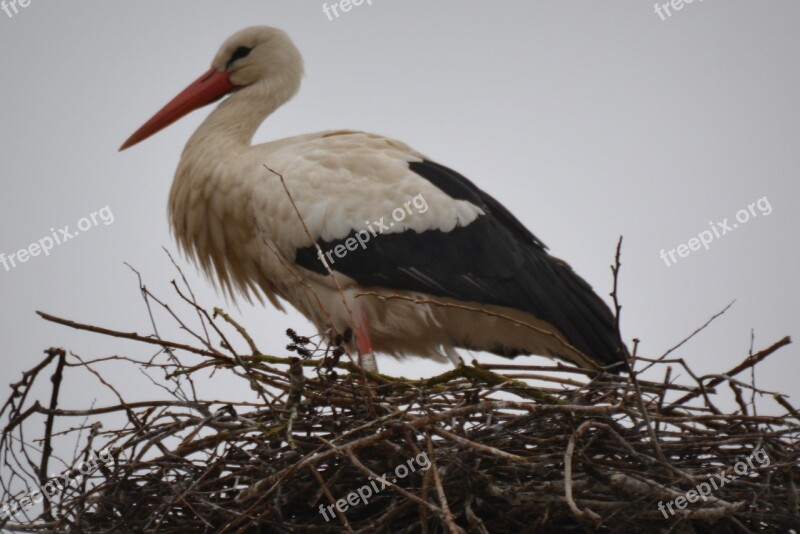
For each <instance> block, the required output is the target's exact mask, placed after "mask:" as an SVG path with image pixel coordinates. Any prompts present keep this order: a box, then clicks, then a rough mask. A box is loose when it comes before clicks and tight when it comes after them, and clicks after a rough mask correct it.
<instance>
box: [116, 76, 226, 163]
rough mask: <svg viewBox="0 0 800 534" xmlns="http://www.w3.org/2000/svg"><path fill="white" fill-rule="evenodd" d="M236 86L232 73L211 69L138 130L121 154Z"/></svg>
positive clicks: (122, 147)
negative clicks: (231, 78)
mask: <svg viewBox="0 0 800 534" xmlns="http://www.w3.org/2000/svg"><path fill="white" fill-rule="evenodd" d="M235 87H236V86H235V85H233V84H232V83H231V81H230V73H229V72H225V71H218V70H216V69H211V70H209V71H208V72H206V73H205V74H203V75H202V76H200V78H198V79H197V80H196V81H195V82H194V83H192V84H191V85H190V86H189V87H187V88H186V89H184V90H183V91H181V93H180V94H179V95H178V96H176V97H175V98H173V99H172V101H171V102H170V103H169V104H167V105H166V106H164V107H163V108H162V109H161V111H159V112H158V113H156V114H155V115H153V118H151V119H150V120H149V121H147V122H146V123H145V124H144V126H142V127H141V128H139V129H138V130H136V133H134V134H133V135H132V136H130V138H129V139H128V140H127V141H125V142H124V143H123V144H122V146H121V147H120V148H119V150H120V152H121V151H123V150H125V149H126V148H130V147H132V146H133V145H135V144H137V143H140V142H142V141H144V140H145V139H147V138H148V137H150V136H151V135H153V134H155V133H156V132H159V131H161V130H163V129H164V128H166V127H167V126H169V125H170V124H172V123H173V122H175V121H177V120H178V119H180V118H181V117H183V116H184V115H187V114H189V113H191V112H192V111H194V110H196V109H198V108H201V107H203V106H206V105H208V104H210V103H212V102H214V101H215V100H217V99H219V98H221V97H223V96H225V95H226V94H228V93H230V92H231V91H232V90H233V89H234V88H235Z"/></svg>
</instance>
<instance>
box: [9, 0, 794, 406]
mask: <svg viewBox="0 0 800 534" xmlns="http://www.w3.org/2000/svg"><path fill="white" fill-rule="evenodd" d="M329 3H330V2H329ZM322 4H323V2H319V1H311V0H306V1H304V2H302V3H301V2H295V1H288V0H284V1H265V0H252V1H243V0H242V1H231V2H212V1H208V0H191V1H189V0H172V1H170V2H168V3H166V2H164V3H158V4H156V3H146V2H124V3H122V2H101V1H99V0H84V1H82V2H40V1H38V0H33V2H32V3H31V5H30V6H29V7H27V8H21V9H20V12H19V13H18V14H16V15H15V16H13V17H11V18H9V17H8V16H7V15H6V14H5V13H3V12H0V50H3V53H2V54H0V70H1V71H2V72H3V78H4V80H5V83H4V87H3V92H2V95H1V96H0V108H1V109H2V123H0V154H1V155H2V158H0V168H1V169H2V177H3V185H2V187H3V194H2V195H1V196H0V252H3V253H5V254H6V255H7V256H8V255H10V254H12V253H15V252H16V251H17V250H19V249H21V248H27V247H28V246H29V245H30V244H31V243H36V242H38V241H39V240H40V239H42V238H43V237H45V236H50V235H51V231H50V228H54V229H56V230H55V231H56V233H57V234H58V233H59V232H58V228H61V227H63V226H64V225H70V227H71V229H72V230H73V231H74V230H75V229H76V227H77V223H78V221H79V219H81V218H83V217H90V214H91V213H92V212H99V211H100V209H101V208H103V207H105V206H108V211H110V212H111V213H112V214H113V223H111V224H108V225H106V224H105V223H104V222H103V220H102V219H100V215H101V214H99V213H98V215H97V216H96V217H95V218H96V220H97V221H98V224H97V225H96V226H94V225H93V227H92V228H91V229H90V230H87V231H85V232H80V235H78V236H77V237H75V238H73V239H71V240H69V241H67V242H65V243H63V244H61V245H58V246H54V247H53V250H51V251H49V256H43V255H39V256H37V257H33V258H30V259H29V260H28V261H27V262H25V263H23V264H20V265H18V266H17V267H16V268H14V269H11V270H6V269H5V268H3V266H2V265H1V264H0V296H2V301H3V302H4V304H5V305H4V306H2V307H1V308H0V347H2V350H1V351H0V363H2V379H3V380H0V382H1V383H2V384H4V386H3V387H5V384H8V383H10V382H12V381H16V380H18V378H19V375H20V372H21V371H23V370H24V369H28V368H30V367H31V366H32V365H34V364H35V363H36V362H38V361H39V359H40V358H41V356H42V350H44V349H45V348H47V347H49V346H64V347H67V348H69V349H71V350H73V351H75V352H76V353H78V354H81V355H84V356H102V355H111V354H122V353H129V354H132V355H136V356H140V357H141V356H146V355H147V354H150V353H151V352H152V351H150V350H149V349H146V348H145V347H141V346H138V345H135V344H132V343H130V342H126V341H121V340H115V339H111V338H103V337H100V336H95V335H89V334H85V333H80V332H74V331H71V330H69V329H66V328H63V327H59V326H56V325H51V324H48V323H45V322H43V321H42V320H39V319H38V318H37V317H36V316H35V315H34V311H35V310H45V311H48V312H51V313H54V314H57V315H61V316H66V317H69V318H71V319H74V320H77V321H82V322H89V323H93V324H98V325H102V326H107V327H110V328H117V329H120V330H125V331H134V330H135V331H139V332H142V333H150V328H149V320H148V316H147V313H146V309H145V308H144V306H143V305H142V303H141V299H140V297H139V294H138V289H137V282H136V278H135V276H134V275H133V273H132V272H131V271H130V270H129V269H128V268H127V267H125V266H124V265H123V262H128V263H130V264H131V265H133V266H134V267H135V268H136V269H138V270H139V271H140V272H141V273H142V275H143V276H144V277H145V280H146V281H147V283H148V286H149V287H151V289H152V290H153V291H155V292H157V293H159V294H161V295H163V296H165V297H169V298H170V300H171V301H173V302H175V301H176V300H177V299H175V298H173V297H172V295H171V294H170V291H171V290H170V287H169V282H170V280H172V279H173V278H174V277H175V273H174V270H173V269H172V267H171V265H170V263H169V260H168V259H167V257H166V256H165V254H164V253H163V251H162V250H161V247H162V246H166V247H168V248H170V249H171V250H173V251H174V250H175V247H174V243H173V241H172V239H171V237H170V234H169V229H168V225H167V217H166V201H167V195H168V192H169V187H170V184H171V181H172V175H173V172H174V170H175V167H176V164H177V162H178V158H179V156H180V152H181V150H182V147H183V144H184V143H185V141H186V140H187V139H188V137H189V136H190V134H191V132H192V131H193V130H194V129H195V128H196V127H197V126H198V124H199V122H200V121H201V120H202V118H203V117H204V116H205V115H206V114H207V113H208V110H201V111H199V112H195V113H194V114H192V115H191V116H189V117H187V118H185V119H184V120H182V121H181V122H179V123H177V124H175V125H173V126H172V127H170V128H169V129H167V130H165V131H163V132H162V133H160V134H158V135H157V136H155V137H153V138H152V139H149V140H148V141H147V142H145V143H144V144H142V145H140V146H137V147H135V148H134V149H132V150H129V151H127V152H125V153H123V154H119V153H117V147H118V146H119V145H120V144H121V143H122V141H123V140H125V139H126V138H127V137H128V135H129V134H131V133H132V132H133V131H134V130H135V129H136V128H138V127H139V126H140V125H141V124H142V123H143V122H144V121H145V120H146V119H147V118H149V117H150V116H151V115H152V114H153V113H154V112H155V111H156V110H157V109H159V108H160V107H161V106H162V105H163V104H165V103H166V102H167V101H168V100H169V99H170V98H172V97H173V96H174V95H175V94H177V92H178V91H179V90H181V89H182V88H183V87H185V86H186V85H187V84H188V83H189V82H191V81H192V80H194V79H195V78H196V77H197V76H198V75H199V74H201V73H202V72H204V71H205V70H206V69H207V68H208V65H209V63H210V61H211V58H212V57H213V55H214V53H215V52H216V50H217V47H218V46H219V45H220V44H221V43H222V41H223V40H224V39H225V38H227V37H228V36H229V35H230V34H232V33H234V32H235V31H237V30H239V29H241V28H243V27H245V26H250V25H258V24H268V25H272V26H278V27H280V28H283V29H285V30H287V31H288V32H289V33H290V34H291V35H292V37H293V38H294V40H295V42H296V43H297V44H298V46H299V48H300V49H301V51H302V52H303V54H304V56H305V60H306V71H307V75H306V78H305V80H304V85H303V88H302V89H301V91H300V94H299V95H298V97H297V98H295V99H294V100H293V101H292V102H290V103H289V104H288V105H287V106H286V107H284V108H283V109H281V110H280V111H279V112H278V113H276V114H275V115H274V116H273V117H271V118H270V119H269V120H268V121H267V123H265V125H264V126H263V127H262V129H261V130H260V131H259V133H258V134H257V137H256V141H258V142H261V141H266V140H271V139H277V138H281V137H286V136H290V135H295V134H300V133H304V132H313V131H318V130H325V129H331V128H350V129H362V130H367V131H373V132H376V133H380V134H384V135H388V136H391V137H395V138H398V139H401V140H403V141H405V142H407V143H409V144H410V145H412V146H413V147H415V148H416V149H418V150H420V151H422V152H424V153H426V154H427V155H429V156H430V157H431V158H433V159H435V160H437V161H439V162H441V163H443V164H446V165H448V166H450V167H452V168H454V169H456V170H458V171H459V172H461V173H463V174H464V175H466V176H468V177H470V179H472V180H473V181H475V182H476V183H477V184H478V185H479V186H480V187H482V188H484V189H485V190H487V191H488V192H489V193H491V194H492V195H493V196H495V197H497V198H498V199H499V200H500V201H501V202H503V203H504V204H505V205H506V206H507V207H508V208H509V209H510V210H511V211H512V212H514V213H515V214H516V215H518V216H519V218H520V219H521V220H522V221H523V222H524V223H525V224H526V225H527V226H528V227H529V228H530V229H531V230H532V231H533V232H534V233H535V234H536V235H537V236H538V237H539V238H541V239H542V240H543V241H544V242H545V243H546V244H547V245H548V246H549V247H550V248H551V251H552V253H553V254H554V255H556V256H559V257H561V258H563V259H565V260H567V261H568V262H569V263H570V264H571V265H572V266H573V267H574V268H575V270H576V271H577V272H578V273H580V274H581V275H582V276H583V277H585V278H586V279H587V280H588V281H589V282H590V283H591V284H592V285H593V286H594V288H595V289H596V291H597V292H598V293H599V294H601V295H603V296H604V297H605V296H606V295H607V294H608V292H609V291H610V288H611V282H612V280H611V275H610V270H609V265H610V263H611V262H612V259H613V253H614V247H615V244H616V241H617V238H618V236H620V235H624V236H625V244H624V249H623V272H622V277H621V281H620V294H621V299H622V302H623V305H624V310H623V328H624V335H625V338H626V339H630V338H632V337H639V338H640V339H641V340H642V343H641V346H640V351H641V352H642V353H643V354H646V355H659V354H661V353H662V352H663V351H664V350H666V349H667V348H668V347H670V346H671V345H673V344H675V343H676V342H678V341H679V340H681V339H682V338H684V337H685V336H686V335H688V334H689V333H690V332H691V331H692V330H694V329H695V328H696V327H698V326H699V325H701V324H702V323H703V322H704V321H705V320H706V319H707V318H709V317H710V316H711V315H713V314H714V313H716V312H717V311H719V310H721V309H722V308H723V307H724V306H725V305H726V304H728V303H729V302H731V301H732V300H734V299H736V300H737V302H736V304H735V305H734V306H733V308H732V309H731V310H730V311H729V312H728V313H727V314H726V315H725V316H723V317H722V318H720V319H719V320H718V321H717V322H715V323H714V324H713V325H712V326H711V327H710V328H709V329H707V330H706V331H705V332H704V333H702V334H701V335H700V336H699V337H698V338H696V339H695V340H693V341H692V342H691V343H690V344H688V345H687V346H685V347H684V348H683V349H681V351H680V352H679V353H677V355H678V356H681V357H683V358H685V359H686V360H687V361H688V362H690V364H691V365H692V367H693V368H694V369H695V371H696V372H698V373H712V372H713V373H717V372H723V371H725V370H727V369H730V368H731V367H733V366H734V365H736V364H737V363H739V362H740V361H741V360H742V359H743V358H744V357H745V356H746V355H747V352H748V349H749V346H750V335H751V330H753V331H754V332H755V347H756V348H757V349H760V348H763V347H765V346H767V345H769V344H771V343H772V342H773V341H776V340H777V339H779V338H781V337H782V336H784V335H792V334H797V324H798V316H800V314H798V311H800V310H799V309H798V296H800V281H799V277H798V276H797V264H798V262H797V260H798V237H797V228H798V223H800V212H798V210H797V209H796V206H797V203H798V186H797V170H798V159H800V151H798V150H797V147H798V145H800V139H799V138H798V137H800V135H799V134H798V128H797V125H798V123H800V117H799V116H798V115H799V112H800V106H798V103H797V95H798V94H800V78H799V77H798V72H797V70H798V69H797V58H798V52H799V50H798V48H800V47H799V46H798V37H797V29H796V21H797V20H798V18H800V4H798V3H797V2H792V1H790V0H773V1H771V2H750V1H730V0H726V1H725V2H722V1H720V0H708V1H706V2H699V1H695V2H694V3H692V4H688V5H685V6H684V8H683V9H682V10H681V11H678V12H674V13H673V15H672V16H671V17H670V18H668V19H667V20H664V21H662V20H661V18H660V17H659V15H657V14H656V13H655V12H654V9H653V6H652V3H650V2H632V1H629V2H610V1H606V2H597V1H591V0H581V1H559V2H544V1H531V0H507V1H504V2H502V3H501V2H486V1H483V2H478V1H476V0H440V1H438V2H430V1H422V0H404V1H402V2H396V1H395V2H390V1H388V0H373V1H372V5H371V6H370V5H367V4H364V5H362V6H361V7H356V8H353V10H352V11H350V12H349V13H346V14H343V15H342V16H341V17H340V18H338V19H336V20H332V21H331V20H328V18H327V17H326V16H325V15H324V13H323V11H322ZM764 197H766V201H763V200H762V203H761V204H760V205H757V206H755V207H754V208H753V211H752V212H751V214H750V216H749V218H750V220H749V221H748V222H746V223H744V224H740V225H739V227H737V228H736V229H734V230H732V231H730V232H729V233H728V234H727V235H724V236H721V237H719V238H715V239H714V240H713V241H712V242H711V244H710V248H709V249H708V250H705V249H703V248H701V249H700V250H696V251H691V252H690V253H689V254H688V255H687V256H686V257H680V256H677V255H676V256H675V258H676V259H677V262H676V263H674V264H672V265H670V266H669V267H668V266H667V265H666V263H665V261H664V260H663V259H662V258H660V257H659V253H660V251H661V249H665V251H667V252H668V251H669V250H671V249H676V253H674V254H677V252H678V249H677V247H678V245H680V244H687V246H688V245H690V244H692V243H690V239H691V238H692V237H696V236H698V234H700V233H701V232H703V231H705V230H707V229H710V227H709V221H713V222H714V223H716V222H718V221H719V222H722V221H723V220H724V219H725V218H727V219H728V224H729V225H731V226H732V224H733V223H735V222H736V221H735V219H736V214H737V212H738V211H739V210H740V209H747V208H748V205H750V204H753V203H756V202H757V201H758V200H759V199H763V198H764ZM767 203H768V204H769V207H770V210H771V212H770V213H769V214H768V215H767V214H766V211H768V210H763V209H761V207H764V206H766V205H767ZM107 213H108V212H106V214H107ZM752 213H756V214H757V216H755V217H753V216H752ZM741 217H744V216H741ZM107 219H108V218H107ZM89 222H90V220H89V221H87V222H86V223H84V225H86V224H88V223H89ZM86 227H87V228H88V226H86ZM714 227H717V226H716V224H715V225H714ZM694 244H695V248H696V246H697V243H694ZM681 250H683V252H686V249H681ZM182 264H183V265H184V266H185V272H186V274H187V276H188V277H189V279H190V281H191V283H192V286H193V288H194V290H195V292H196V293H197V295H198V298H199V299H200V301H201V302H203V303H205V304H207V306H208V307H209V308H212V307H214V306H215V305H223V306H224V307H226V308H227V309H229V310H231V312H233V313H234V314H235V315H236V317H238V318H239V319H240V320H241V321H242V323H243V324H244V325H246V326H247V327H248V328H249V330H250V332H251V334H252V335H253V337H254V338H255V339H256V341H257V343H258V345H259V346H260V348H261V350H262V351H264V352H266V353H272V354H276V355H285V350H284V346H285V345H286V343H287V340H286V338H285V337H284V335H283V331H284V330H285V329H286V328H287V327H293V328H295V329H296V330H298V331H300V332H304V333H309V332H311V327H310V325H309V324H308V323H306V321H305V320H304V319H303V318H302V317H301V316H300V315H299V314H297V313H296V312H294V311H292V312H290V313H289V314H288V315H284V314H281V313H280V312H278V311H276V310H274V309H272V308H271V307H266V308H265V307H263V306H249V305H241V306H240V308H239V309H238V310H237V309H236V308H235V307H234V306H233V305H230V304H227V303H225V302H224V299H223V298H222V297H221V296H219V295H217V294H216V293H215V291H214V290H213V287H212V286H211V285H210V284H209V283H208V282H207V281H206V280H204V279H203V278H202V277H201V276H199V275H198V273H197V271H196V270H195V268H194V267H193V266H191V265H190V264H188V263H186V262H182ZM164 327H165V330H166V331H167V332H170V330H169V329H168V328H167V327H166V322H165V323H164ZM171 331H172V332H174V329H173V330H171ZM176 337H181V336H180V335H179V334H178V335H177V336H176ZM799 352H800V348H798V346H796V345H792V346H790V347H788V348H786V349H784V350H783V351H781V352H780V353H779V354H776V355H774V356H772V357H771V358H770V359H769V360H768V361H767V362H766V363H764V364H763V365H761V366H759V368H758V370H757V373H756V377H757V382H758V384H759V385H760V386H761V387H763V388H765V389H770V390H777V391H782V392H784V393H788V394H790V395H791V396H793V397H794V400H795V401H797V396H798V393H800V386H798V384H797V381H796V377H797V374H798V369H800V363H798V362H800V354H798V353H799ZM478 359H479V360H481V361H496V360H497V358H494V357H489V356H486V355H478ZM517 361H521V360H517ZM379 363H380V364H381V367H382V370H383V371H385V372H389V373H398V374H399V373H402V374H404V375H431V374H434V373H437V372H440V371H442V370H443V369H445V368H444V367H440V366H437V365H434V364H430V363H428V362H425V361H421V360H418V359H412V360H407V361H405V362H400V363H398V362H394V361H393V360H390V359H385V358H379ZM110 372H111V376H114V377H115V378H117V379H118V380H119V381H120V382H122V383H123V390H125V382H127V379H128V377H127V376H125V375H123V374H118V375H114V374H113V373H114V371H110ZM120 372H121V371H120ZM128 372H129V371H128ZM659 378H660V376H659ZM747 378H749V377H747ZM237 387H240V386H239V385H236V384H234V383H233V382H228V381H226V380H223V379H220V380H219V381H218V382H215V383H214V388H215V390H214V391H215V392H216V396H218V397H225V396H226V395H228V396H230V395H234V394H236V391H235V389H236V388H237ZM64 388H65V390H64V402H63V405H64V406H65V407H83V406H86V405H87V403H88V402H91V401H92V400H93V399H95V398H96V399H99V400H100V401H103V400H106V399H108V396H107V393H106V392H105V391H104V390H103V388H102V386H101V385H100V384H99V383H98V382H97V381H96V380H95V379H93V378H90V377H87V376H85V375H80V377H79V378H78V377H77V375H76V378H75V379H73V380H68V381H67V383H65V386H64ZM6 393H7V390H5V391H4V392H3V394H2V396H3V397H5V395H6ZM131 394H132V395H134V396H136V395H137V394H143V393H141V390H138V389H132V391H131ZM209 396H215V395H209Z"/></svg>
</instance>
